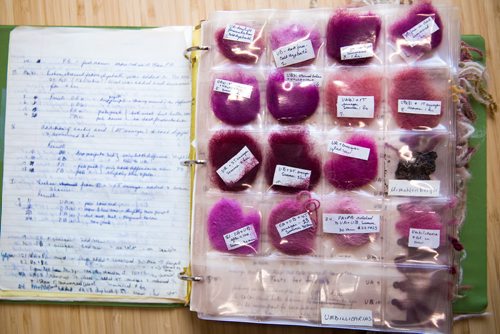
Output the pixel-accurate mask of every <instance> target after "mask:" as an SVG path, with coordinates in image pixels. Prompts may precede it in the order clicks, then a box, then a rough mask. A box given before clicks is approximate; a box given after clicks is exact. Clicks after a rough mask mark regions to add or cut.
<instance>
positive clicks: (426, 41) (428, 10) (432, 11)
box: [389, 1, 443, 58]
mask: <svg viewBox="0 0 500 334" xmlns="http://www.w3.org/2000/svg"><path fill="white" fill-rule="evenodd" d="M428 18H432V19H433V20H434V23H435V24H436V25H437V27H438V28H439V30H437V31H435V32H434V33H432V35H431V36H430V38H429V37H426V38H423V39H422V40H420V41H417V42H416V43H413V42H412V43H411V44H412V45H411V44H410V43H409V42H408V41H406V39H405V38H404V37H403V34H404V33H405V32H407V31H408V30H410V29H411V28H413V27H415V26H416V25H418V24H419V23H421V22H422V21H424V20H426V19H428ZM389 36H390V37H389V38H390V40H391V41H392V42H393V43H394V44H396V45H398V47H400V48H401V49H402V51H403V52H404V53H405V55H406V56H412V57H415V58H419V57H420V56H422V55H424V54H425V53H427V52H429V51H431V50H433V49H435V48H437V47H438V46H439V44H441V41H442V39H443V23H442V22H441V17H440V16H439V14H438V12H437V10H436V8H434V6H432V4H431V3H430V1H423V2H421V3H418V4H416V5H415V6H413V7H412V8H411V9H410V11H409V12H408V14H407V15H406V16H405V17H404V18H402V19H401V20H398V21H396V22H394V23H393V24H392V25H391V27H390V28H389Z"/></svg>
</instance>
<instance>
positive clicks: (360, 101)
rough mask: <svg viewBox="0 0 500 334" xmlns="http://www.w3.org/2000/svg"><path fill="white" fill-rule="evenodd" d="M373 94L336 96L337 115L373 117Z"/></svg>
mask: <svg viewBox="0 0 500 334" xmlns="http://www.w3.org/2000/svg"><path fill="white" fill-rule="evenodd" d="M374 111H375V98H374V97H373V96H342V95H339V96H337V117H354V118H373V115H374Z"/></svg>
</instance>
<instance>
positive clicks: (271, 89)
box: [266, 70, 319, 123]
mask: <svg viewBox="0 0 500 334" xmlns="http://www.w3.org/2000/svg"><path fill="white" fill-rule="evenodd" d="M266 101H267V109H268V110H269V112H270V113H271V115H273V117H274V118H275V119H276V120H278V121H280V122H282V123H296V122H300V121H302V120H304V119H306V118H308V117H309V116H311V115H312V114H314V112H315V111H316V109H317V108H318V105H319V87H318V86H316V84H315V83H314V82H312V81H308V82H292V81H289V80H288V81H287V80H285V72H284V71H282V70H276V71H275V72H273V73H271V74H270V75H269V78H268V79H267V89H266Z"/></svg>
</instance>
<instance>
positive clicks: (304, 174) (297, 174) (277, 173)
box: [273, 165, 311, 189]
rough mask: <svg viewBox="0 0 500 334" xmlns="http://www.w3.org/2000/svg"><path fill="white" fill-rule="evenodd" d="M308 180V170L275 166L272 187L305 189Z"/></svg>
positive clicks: (309, 177) (309, 174)
mask: <svg viewBox="0 0 500 334" xmlns="http://www.w3.org/2000/svg"><path fill="white" fill-rule="evenodd" d="M310 179H311V171H310V170H307V169H301V168H295V167H289V166H284V165H276V169H275V170H274V177H273V185H276V186H285V187H293V188H300V189H306V188H308V187H309V182H310Z"/></svg>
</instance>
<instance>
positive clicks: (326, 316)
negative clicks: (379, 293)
mask: <svg viewBox="0 0 500 334" xmlns="http://www.w3.org/2000/svg"><path fill="white" fill-rule="evenodd" d="M321 323H322V324H323V325H341V326H365V327H372V326H373V314H372V311H371V310H360V309H341V308H325V307H322V308H321Z"/></svg>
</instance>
